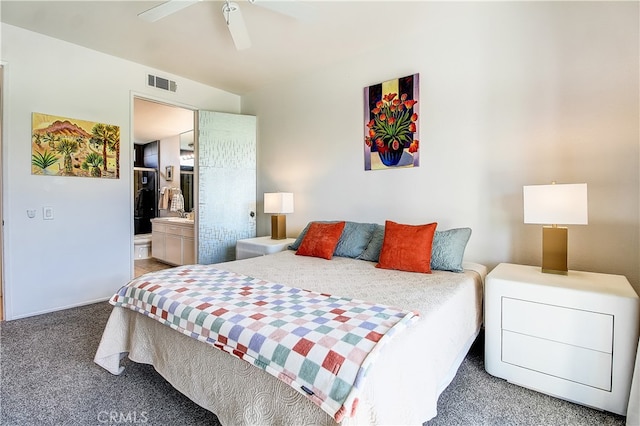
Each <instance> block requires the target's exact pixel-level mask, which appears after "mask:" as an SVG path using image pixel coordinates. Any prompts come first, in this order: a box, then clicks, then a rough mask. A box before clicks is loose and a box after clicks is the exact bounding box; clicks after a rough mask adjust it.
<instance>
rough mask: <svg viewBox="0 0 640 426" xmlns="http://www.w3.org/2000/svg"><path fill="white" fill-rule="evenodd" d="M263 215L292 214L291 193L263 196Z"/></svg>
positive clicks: (274, 193)
mask: <svg viewBox="0 0 640 426" xmlns="http://www.w3.org/2000/svg"><path fill="white" fill-rule="evenodd" d="M264 212H265V213H275V214H284V213H293V194H292V193H291V192H266V193H265V194H264Z"/></svg>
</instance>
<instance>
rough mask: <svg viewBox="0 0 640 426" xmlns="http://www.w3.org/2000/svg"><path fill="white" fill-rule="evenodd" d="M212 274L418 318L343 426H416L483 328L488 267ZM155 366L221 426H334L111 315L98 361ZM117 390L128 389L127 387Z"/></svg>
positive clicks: (250, 379)
mask: <svg viewBox="0 0 640 426" xmlns="http://www.w3.org/2000/svg"><path fill="white" fill-rule="evenodd" d="M215 267H216V268H219V269H224V270H228V271H231V272H237V273H240V274H244V275H249V276H253V277H259V278H261V279H265V280H269V281H273V282H280V283H283V284H286V285H288V286H292V287H299V288H304V289H308V290H313V291H318V292H322V293H329V294H334V295H338V296H342V297H351V298H357V299H360V300H368V301H375V302H376V303H383V304H387V305H390V306H397V307H399V308H402V309H407V310H417V311H419V312H420V319H419V321H417V322H416V323H415V324H413V325H412V326H411V327H409V328H407V329H406V330H405V331H403V332H402V333H401V334H400V335H398V336H396V337H395V338H394V342H393V345H388V346H386V347H385V348H384V349H383V350H382V352H381V353H380V355H379V357H378V358H377V360H376V362H375V364H374V365H373V367H372V368H371V371H370V372H369V373H368V375H367V378H366V382H365V384H364V388H363V391H362V394H361V399H360V403H359V405H358V409H357V411H356V413H355V416H354V417H349V418H346V419H344V420H343V421H342V424H343V425H349V424H422V423H423V422H425V421H427V420H429V419H430V418H433V417H434V416H435V415H436V414H437V411H436V406H437V399H438V396H439V394H440V393H441V392H442V390H443V389H444V388H445V387H446V386H447V385H448V384H449V383H450V381H451V380H452V379H453V377H454V375H455V372H456V371H457V368H458V366H459V365H460V362H461V361H462V359H463V358H464V356H465V355H466V353H467V351H468V349H469V347H470V345H471V343H472V342H473V340H474V339H475V337H476V335H477V334H478V331H479V329H480V326H481V323H482V283H483V281H484V276H485V275H486V268H485V267H484V266H482V265H478V264H470V263H465V271H464V272H463V273H453V272H445V271H433V273H431V274H418V273H410V272H401V271H392V270H385V269H378V268H375V263H374V262H367V261H363V260H355V259H350V258H342V257H334V258H333V259H332V260H325V259H319V258H314V257H305V256H296V255H295V253H294V252H291V251H285V252H281V253H277V254H274V255H270V256H262V257H256V258H251V259H244V260H239V261H234V262H228V263H223V264H218V265H215ZM127 354H128V357H129V359H131V360H132V361H135V362H139V363H146V364H151V365H153V366H154V368H155V369H156V370H157V371H158V372H159V373H160V374H161V375H162V376H163V377H164V378H165V379H166V380H167V381H168V382H169V383H171V384H172V385H173V386H174V387H175V388H176V389H177V390H178V391H180V392H182V393H183V394H185V395H186V396H187V397H189V398H190V399H191V400H193V401H194V402H195V403H197V404H198V405H200V406H202V407H204V408H206V409H208V410H210V411H212V412H213V413H215V414H216V415H217V416H218V419H219V420H220V422H221V423H222V424H223V425H232V424H233V425H236V424H316V425H319V424H326V425H331V424H335V421H334V420H333V418H331V417H330V416H329V415H327V414H326V413H325V412H324V411H322V410H321V409H320V408H319V407H317V406H316V405H315V404H313V403H312V402H311V401H310V400H308V399H307V398H306V397H305V396H304V395H301V394H300V393H299V392H297V391H296V390H294V389H293V388H291V387H290V386H289V385H287V384H285V383H284V382H282V381H280V380H278V379H277V378H275V377H273V376H271V375H269V374H268V373H266V372H264V371H262V370H260V369H258V368H256V367H254V366H253V365H251V364H249V363H247V362H245V361H242V360H240V359H238V358H234V357H232V356H230V355H229V354H227V353H225V352H222V351H220V350H217V349H215V348H213V347H211V346H209V345H207V344H205V343H202V342H199V341H197V340H195V339H192V338H189V337H187V336H185V335H183V334H181V333H179V332H176V331H174V330H172V329H171V328H169V327H167V326H165V325H162V324H160V323H159V322H157V321H155V320H153V319H151V318H148V317H146V316H144V315H141V314H139V313H137V312H134V311H131V310H128V309H125V308H118V307H114V309H113V312H112V314H111V316H110V318H109V321H108V323H107V325H106V327H105V331H104V334H103V337H102V341H101V343H100V346H99V347H98V350H97V352H96V356H95V362H96V363H98V364H99V365H101V366H102V367H104V368H105V369H107V370H108V371H110V372H111V373H113V374H120V373H121V372H122V370H123V369H122V367H121V365H120V360H121V359H122V358H123V357H124V356H127ZM123 386H126V383H125V382H124V380H123Z"/></svg>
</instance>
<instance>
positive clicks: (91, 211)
mask: <svg viewBox="0 0 640 426" xmlns="http://www.w3.org/2000/svg"><path fill="white" fill-rule="evenodd" d="M1 31H2V50H1V53H0V60H1V61H4V62H6V68H5V85H4V89H5V93H4V115H3V124H4V127H3V132H4V133H3V165H4V167H3V170H2V173H3V179H4V187H3V198H4V221H5V228H4V229H5V235H4V256H5V258H4V261H5V270H4V273H5V288H4V290H5V305H6V318H7V319H14V318H19V317H24V316H28V315H34V314H37V313H43V312H47V311H51V310H56V309H60V308H64V307H69V306H74V305H79V304H85V303H89V302H91V301H96V300H100V299H104V298H107V297H109V296H111V295H112V294H113V293H114V292H115V290H117V289H118V288H119V287H120V286H121V285H123V284H125V283H126V282H127V281H128V280H129V279H130V277H131V274H132V271H133V254H132V250H133V247H132V244H133V243H132V238H133V237H132V236H133V195H132V168H133V160H132V155H131V154H132V148H133V146H132V145H133V142H132V141H131V111H132V109H131V105H132V97H133V95H134V94H136V95H139V96H143V97H149V98H150V99H155V100H163V101H166V102H170V103H176V104H178V105H180V106H187V107H191V108H200V109H210V110H216V111H224V112H232V113H237V112H239V109H240V98H239V97H238V96H237V95H233V94H231V93H228V92H224V91H221V90H218V89H214V88H211V87H208V86H205V85H202V84H199V83H196V82H193V81H189V80H185V79H182V78H180V77H176V76H172V75H170V74H167V73H163V72H161V71H158V70H153V69H149V68H147V67H144V66H141V65H138V64H135V63H132V62H128V61H124V60H121V59H117V58H114V57H112V56H108V55H104V54H101V53H98V52H95V51H91V50H88V49H85V48H82V47H79V46H75V45H72V44H68V43H66V42H62V41H59V40H55V39H52V38H49V37H44V36H42V35H39V34H36V33H33V32H29V31H25V30H22V29H20V28H17V27H13V26H10V25H6V24H2V28H1ZM148 72H150V73H154V74H159V75H161V76H163V77H168V78H171V79H172V80H175V81H177V83H178V92H177V93H169V92H165V91H162V90H160V89H156V88H151V87H147V86H146V75H147V73H148ZM32 112H40V113H45V114H52V115H59V116H63V117H70V118H76V119H83V120H89V121H97V122H103V123H108V124H114V125H118V126H120V135H121V141H120V144H121V148H120V166H121V170H120V179H117V180H116V179H91V178H74V177H45V176H32V175H31V174H30V173H31V167H30V163H31V113H32ZM43 206H52V207H53V208H54V212H55V219H54V220H52V221H45V220H43V219H42V207H43ZM27 209H36V211H37V215H36V217H35V218H34V219H29V218H28V217H27V214H26V211H27Z"/></svg>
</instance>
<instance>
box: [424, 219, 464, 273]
mask: <svg viewBox="0 0 640 426" xmlns="http://www.w3.org/2000/svg"><path fill="white" fill-rule="evenodd" d="M470 237H471V228H456V229H449V230H446V231H436V233H435V235H434V236H433V248H432V249H431V269H435V270H440V271H451V272H462V271H463V268H462V259H463V258H464V251H465V248H466V247H467V242H469V238H470Z"/></svg>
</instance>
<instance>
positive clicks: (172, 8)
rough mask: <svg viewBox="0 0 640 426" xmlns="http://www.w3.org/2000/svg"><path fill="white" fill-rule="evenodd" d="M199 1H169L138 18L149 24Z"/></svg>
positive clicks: (140, 14) (141, 14)
mask: <svg viewBox="0 0 640 426" xmlns="http://www.w3.org/2000/svg"><path fill="white" fill-rule="evenodd" d="M199 1H201V0H169V1H167V2H164V3H160V4H159V5H157V6H154V7H152V8H151V9H149V10H145V11H144V12H142V13H139V14H138V17H139V18H140V19H144V20H145V21H148V22H156V21H159V20H160V19H162V18H164V17H166V16H169V15H171V14H172V13H175V12H177V11H179V10H182V9H184V8H185V7H188V6H191V5H192V4H195V3H198V2H199Z"/></svg>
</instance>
